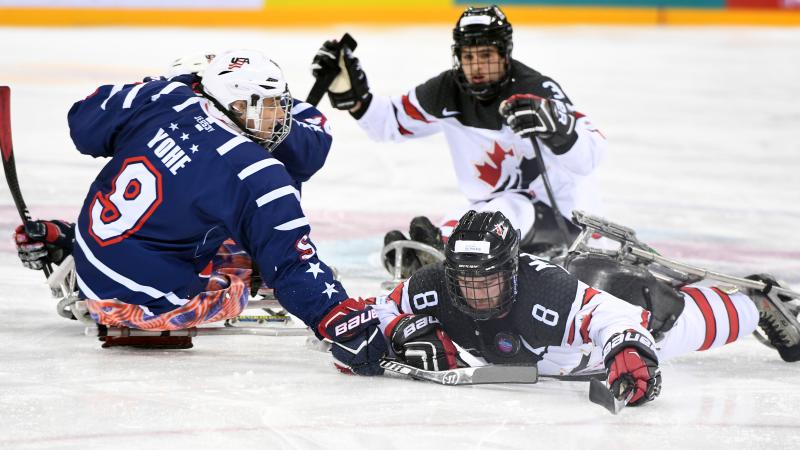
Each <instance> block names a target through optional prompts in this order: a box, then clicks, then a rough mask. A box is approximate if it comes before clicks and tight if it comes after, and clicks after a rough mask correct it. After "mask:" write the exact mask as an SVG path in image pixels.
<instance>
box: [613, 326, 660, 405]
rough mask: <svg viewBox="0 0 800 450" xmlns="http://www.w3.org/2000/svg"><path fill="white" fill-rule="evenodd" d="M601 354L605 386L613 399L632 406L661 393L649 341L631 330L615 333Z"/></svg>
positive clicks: (654, 355)
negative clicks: (608, 388)
mask: <svg viewBox="0 0 800 450" xmlns="http://www.w3.org/2000/svg"><path fill="white" fill-rule="evenodd" d="M603 354H604V355H605V358H604V361H605V365H606V369H607V370H608V385H609V386H610V387H611V392H612V393H613V394H614V396H615V397H616V398H617V399H619V400H625V399H627V401H628V405H629V406H636V405H641V404H643V403H646V402H649V401H651V400H653V399H655V398H656V397H658V394H660V393H661V370H660V369H659V368H658V357H657V356H656V353H655V345H654V344H653V342H652V341H651V340H650V338H648V337H647V336H644V335H643V334H641V333H639V332H638V331H634V330H626V331H625V332H623V333H616V334H614V335H613V336H611V338H610V339H609V340H608V342H606V345H605V346H604V347H603Z"/></svg>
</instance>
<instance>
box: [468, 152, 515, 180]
mask: <svg viewBox="0 0 800 450" xmlns="http://www.w3.org/2000/svg"><path fill="white" fill-rule="evenodd" d="M487 156H488V157H489V161H487V162H486V163H482V164H475V168H476V169H478V178H480V179H481V180H483V181H484V182H485V183H486V184H488V185H489V186H492V187H494V186H496V185H497V182H498V181H499V180H500V173H501V172H502V164H503V160H504V159H506V156H514V149H513V148H510V149H508V151H506V150H503V148H502V147H500V144H498V143H497V142H495V143H494V148H493V149H492V152H491V153H487Z"/></svg>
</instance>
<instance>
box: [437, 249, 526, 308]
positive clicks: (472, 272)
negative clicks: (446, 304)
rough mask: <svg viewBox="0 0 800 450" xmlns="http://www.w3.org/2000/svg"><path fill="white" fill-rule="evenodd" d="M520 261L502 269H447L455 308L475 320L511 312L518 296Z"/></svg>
mask: <svg viewBox="0 0 800 450" xmlns="http://www.w3.org/2000/svg"><path fill="white" fill-rule="evenodd" d="M516 274H517V259H516V258H514V259H512V260H511V261H506V262H505V263H504V264H502V268H499V269H497V270H491V269H487V268H486V267H485V266H480V267H475V268H461V267H459V268H452V267H445V279H446V284H447V290H448V293H449V294H450V297H451V300H452V302H453V305H454V306H455V307H456V309H458V310H460V311H461V312H463V313H464V314H466V315H468V316H470V317H472V318H473V319H475V320H489V319H492V318H495V317H498V316H501V315H503V314H504V313H506V312H508V311H509V310H510V309H511V305H512V304H513V303H514V301H515V300H516V297H517V275H516Z"/></svg>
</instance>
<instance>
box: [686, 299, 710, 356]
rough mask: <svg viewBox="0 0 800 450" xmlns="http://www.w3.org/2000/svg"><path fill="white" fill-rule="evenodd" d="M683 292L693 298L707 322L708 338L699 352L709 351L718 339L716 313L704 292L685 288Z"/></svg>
mask: <svg viewBox="0 0 800 450" xmlns="http://www.w3.org/2000/svg"><path fill="white" fill-rule="evenodd" d="M683 292H686V293H687V294H689V296H691V297H692V300H694V302H695V303H696V304H697V307H698V308H700V312H701V313H703V320H705V322H706V338H705V340H704V341H703V345H701V346H700V348H698V349H697V350H698V351H703V350H708V349H709V348H710V347H711V344H713V343H714V339H715V338H716V337H717V323H716V321H715V320H714V311H713V310H712V309H711V305H710V304H709V303H708V299H706V296H705V295H703V292H702V291H700V289H697V288H683Z"/></svg>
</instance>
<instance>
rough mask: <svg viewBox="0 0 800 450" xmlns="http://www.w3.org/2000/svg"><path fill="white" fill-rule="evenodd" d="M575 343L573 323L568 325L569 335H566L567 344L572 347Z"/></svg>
mask: <svg viewBox="0 0 800 450" xmlns="http://www.w3.org/2000/svg"><path fill="white" fill-rule="evenodd" d="M573 342H575V321H574V320H573V321H572V323H571V324H570V325H569V335H567V344H569V345H572V343H573Z"/></svg>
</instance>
